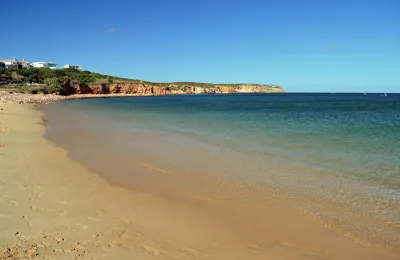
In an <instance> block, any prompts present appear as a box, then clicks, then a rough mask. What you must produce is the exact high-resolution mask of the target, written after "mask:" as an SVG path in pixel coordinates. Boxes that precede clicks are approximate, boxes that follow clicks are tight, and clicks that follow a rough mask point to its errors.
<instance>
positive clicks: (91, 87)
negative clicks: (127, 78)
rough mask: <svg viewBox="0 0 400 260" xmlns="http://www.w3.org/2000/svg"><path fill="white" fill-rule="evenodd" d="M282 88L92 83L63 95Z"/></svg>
mask: <svg viewBox="0 0 400 260" xmlns="http://www.w3.org/2000/svg"><path fill="white" fill-rule="evenodd" d="M282 92H284V90H283V88H282V87H280V86H276V85H256V84H233V85H218V84H215V85H206V84H201V83H198V84H196V83H194V84H187V85H185V84H174V83H171V84H166V83H161V84H156V83H144V82H134V83H130V82H126V83H101V84H99V83H97V84H96V83H93V84H88V85H87V86H80V85H74V86H71V87H69V88H67V89H65V92H64V93H63V94H64V95H71V94H137V95H139V96H149V95H172V94H224V93H282Z"/></svg>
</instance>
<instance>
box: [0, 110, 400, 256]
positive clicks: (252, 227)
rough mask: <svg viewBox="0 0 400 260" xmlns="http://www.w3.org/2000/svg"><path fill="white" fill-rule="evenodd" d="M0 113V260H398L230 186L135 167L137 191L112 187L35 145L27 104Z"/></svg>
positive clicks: (39, 142)
mask: <svg viewBox="0 0 400 260" xmlns="http://www.w3.org/2000/svg"><path fill="white" fill-rule="evenodd" d="M0 106H1V108H3V110H0V165H1V168H0V174H1V178H0V194H1V200H0V259H21V258H24V257H28V258H29V257H30V258H35V257H36V258H38V259H41V258H44V259H71V257H72V258H75V259H127V258H135V257H136V258H138V259H400V255H399V251H398V250H397V249H393V248H392V249H385V248H378V247H370V246H368V245H365V244H361V243H357V242H356V241H354V239H352V238H351V237H349V236H345V235H344V234H339V233H337V232H335V231H333V230H331V229H329V228H326V227H324V226H323V225H322V224H321V223H319V222H318V221H317V220H315V219H313V218H310V217H309V216H308V215H307V214H304V213H302V212H300V211H298V210H296V209H295V208H293V207H291V206H290V205H289V204H288V203H287V201H283V200H281V199H279V198H277V197H275V196H273V195H272V194H269V196H268V194H267V193H266V194H264V196H263V197H264V198H267V199H264V201H263V203H259V202H257V201H253V202H252V203H249V202H248V200H247V199H246V197H247V195H246V194H248V196H251V194H252V193H257V192H259V191H258V190H257V189H256V188H254V187H241V190H242V191H243V192H244V194H235V191H236V190H237V189H235V185H242V184H238V183H237V182H231V183H229V182H223V183H221V185H223V186H224V187H221V191H223V192H222V193H220V194H217V193H213V194H212V196H211V195H207V196H204V193H199V192H198V191H202V190H207V189H208V188H209V187H208V183H209V182H207V181H202V180H199V179H196V180H192V179H190V178H182V177H179V176H175V175H172V174H168V172H163V171H162V169H155V168H154V167H152V166H150V165H145V164H140V165H139V166H137V167H133V168H134V169H135V170H137V175H136V177H135V181H136V187H137V188H136V189H135V188H134V187H132V189H129V190H128V189H125V188H122V187H118V186H115V185H111V184H109V183H108V182H106V181H105V180H104V179H102V178H100V177H99V176H98V175H97V174H96V173H94V172H91V171H89V170H88V169H86V168H85V167H83V166H82V165H81V164H79V163H77V162H74V161H72V160H70V159H69V158H68V152H67V151H66V150H63V149H62V148H60V147H57V146H55V145H54V144H53V143H51V142H49V141H47V140H46V139H44V138H43V134H44V132H45V127H44V125H43V124H42V119H41V117H42V116H43V115H42V114H41V113H40V112H38V111H36V110H34V109H33V106H31V105H12V104H10V105H0ZM111 169H112V168H111ZM213 183H216V185H218V181H217V179H215V180H213ZM160 186H163V187H169V188H167V189H162V190H163V192H162V193H161V192H160V193H157V187H160ZM182 187H184V188H182ZM174 190H175V191H176V190H179V191H185V192H184V193H185V194H186V196H180V194H181V192H174ZM168 192H170V196H167V194H168ZM263 192H265V191H263Z"/></svg>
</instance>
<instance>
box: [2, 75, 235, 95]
mask: <svg viewBox="0 0 400 260" xmlns="http://www.w3.org/2000/svg"><path fill="white" fill-rule="evenodd" d="M126 82H129V83H144V84H148V85H152V86H161V87H168V88H169V89H171V90H179V89H180V88H182V87H185V86H196V87H203V88H213V87H215V86H216V85H220V86H238V85H241V84H211V83H198V82H166V83H156V82H149V81H141V80H136V79H127V78H120V77H113V76H108V75H103V74H99V73H95V72H90V71H78V70H73V69H60V70H58V69H57V70H54V69H48V68H24V69H14V68H9V69H7V70H1V69H0V87H1V86H2V85H5V86H7V90H8V91H18V92H28V93H45V94H47V93H59V94H61V95H67V94H69V93H71V92H70V91H69V90H71V87H72V86H75V85H78V84H79V85H80V86H81V87H87V86H88V84H91V83H99V84H112V83H126Z"/></svg>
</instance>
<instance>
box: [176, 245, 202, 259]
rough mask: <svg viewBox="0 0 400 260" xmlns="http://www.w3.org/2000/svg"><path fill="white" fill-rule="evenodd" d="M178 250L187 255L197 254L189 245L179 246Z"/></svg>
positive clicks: (194, 255)
mask: <svg viewBox="0 0 400 260" xmlns="http://www.w3.org/2000/svg"><path fill="white" fill-rule="evenodd" d="M179 251H181V252H182V253H185V254H187V255H190V256H192V257H196V256H197V255H198V253H197V251H196V250H194V249H192V248H189V247H185V248H179Z"/></svg>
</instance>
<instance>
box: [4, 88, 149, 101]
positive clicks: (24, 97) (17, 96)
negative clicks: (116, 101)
mask: <svg viewBox="0 0 400 260" xmlns="http://www.w3.org/2000/svg"><path fill="white" fill-rule="evenodd" d="M140 96H146V95H139V94H74V95H69V96H61V95H56V94H46V95H41V94H26V93H8V92H5V91H0V103H3V104H47V103H51V102H55V101H60V100H69V99H85V98H115V97H140ZM147 96H154V95H147Z"/></svg>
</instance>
